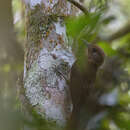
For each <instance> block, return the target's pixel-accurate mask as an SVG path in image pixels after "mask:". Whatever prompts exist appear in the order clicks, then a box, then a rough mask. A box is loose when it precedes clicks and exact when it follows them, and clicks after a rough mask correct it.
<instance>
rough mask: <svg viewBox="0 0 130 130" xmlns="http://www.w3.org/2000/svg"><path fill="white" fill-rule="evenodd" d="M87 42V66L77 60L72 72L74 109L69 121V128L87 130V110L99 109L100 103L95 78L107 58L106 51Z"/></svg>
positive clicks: (71, 83) (70, 81) (69, 129)
mask: <svg viewBox="0 0 130 130" xmlns="http://www.w3.org/2000/svg"><path fill="white" fill-rule="evenodd" d="M83 42H84V43H85V44H86V46H87V47H86V51H85V59H84V62H85V67H84V68H83V69H81V68H80V63H79V62H78V61H76V62H75V63H74V64H73V66H72V68H71V74H70V80H69V82H68V85H69V89H70V94H71V99H72V104H73V109H72V114H71V117H70V120H69V122H68V126H67V128H68V130H85V128H86V124H87V120H88V117H89V113H86V112H87V111H91V112H92V111H93V112H94V111H98V110H97V109H98V107H97V109H95V107H96V106H97V105H98V103H97V99H96V96H95V94H96V93H95V91H96V88H95V80H96V74H97V71H98V68H99V67H100V66H101V65H102V64H103V62H104V59H105V53H104V51H103V50H102V49H101V48H100V47H99V46H98V45H96V44H90V43H89V44H88V42H87V41H85V40H83Z"/></svg>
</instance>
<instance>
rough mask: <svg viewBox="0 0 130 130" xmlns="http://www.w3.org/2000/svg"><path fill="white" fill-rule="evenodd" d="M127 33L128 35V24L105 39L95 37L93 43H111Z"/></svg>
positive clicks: (129, 26)
mask: <svg viewBox="0 0 130 130" xmlns="http://www.w3.org/2000/svg"><path fill="white" fill-rule="evenodd" d="M128 33H130V24H127V25H125V26H124V27H123V28H121V29H120V30H118V31H117V32H115V33H114V34H112V35H111V36H109V37H107V38H103V37H100V36H97V37H96V39H95V40H94V41H93V42H94V43H96V42H98V41H106V42H112V41H114V40H117V39H119V38H121V37H123V36H125V35H126V34H128Z"/></svg>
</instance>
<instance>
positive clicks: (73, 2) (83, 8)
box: [68, 0, 89, 15]
mask: <svg viewBox="0 0 130 130" xmlns="http://www.w3.org/2000/svg"><path fill="white" fill-rule="evenodd" d="M68 1H69V2H70V3H72V4H73V5H75V6H76V7H77V8H79V9H80V10H81V11H82V12H84V13H85V14H86V15H87V14H88V13H89V12H88V10H87V9H86V7H84V6H83V5H81V4H80V3H78V2H77V1H75V0H68Z"/></svg>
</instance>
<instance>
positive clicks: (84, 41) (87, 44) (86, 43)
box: [82, 39, 89, 47]
mask: <svg viewBox="0 0 130 130" xmlns="http://www.w3.org/2000/svg"><path fill="white" fill-rule="evenodd" d="M82 41H83V43H85V45H86V46H87V47H88V46H89V43H88V42H87V41H86V40H85V39H82Z"/></svg>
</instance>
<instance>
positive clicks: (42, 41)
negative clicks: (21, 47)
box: [24, 0, 75, 126]
mask: <svg viewBox="0 0 130 130" xmlns="http://www.w3.org/2000/svg"><path fill="white" fill-rule="evenodd" d="M28 2H29V0H28ZM30 2H31V1H30ZM26 3H27V2H26ZM26 3H25V4H26ZM35 4H36V3H35ZM60 5H62V7H63V8H62V9H61V12H60V8H58V7H59V6H60ZM63 5H64V6H63ZM49 7H50V8H49ZM69 8H70V6H69ZM48 9H49V10H48ZM26 10H27V11H26V30H27V37H26V38H27V42H26V45H25V65H24V66H25V67H24V88H25V95H26V97H27V99H28V100H29V103H30V104H31V105H32V106H33V108H34V109H35V110H36V111H37V113H38V114H40V115H41V116H42V117H43V118H44V119H45V120H49V121H52V122H56V123H57V124H58V125H59V126H65V124H66V121H67V119H68V118H69V116H70V113H71V109H72V104H71V98H70V93H69V88H68V85H67V84H66V81H65V79H64V77H66V78H69V73H70V69H71V66H72V64H73V62H74V60H75V58H74V56H73V54H72V52H71V48H70V47H69V46H68V44H67V42H68V41H67V37H66V28H65V24H64V16H66V15H68V3H67V1H66V0H63V1H61V0H57V2H53V5H52V4H50V6H49V4H47V3H46V4H45V1H44V0H43V1H41V2H40V3H39V2H38V3H37V4H36V5H35V6H33V8H31V6H28V5H26ZM63 10H64V11H63Z"/></svg>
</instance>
